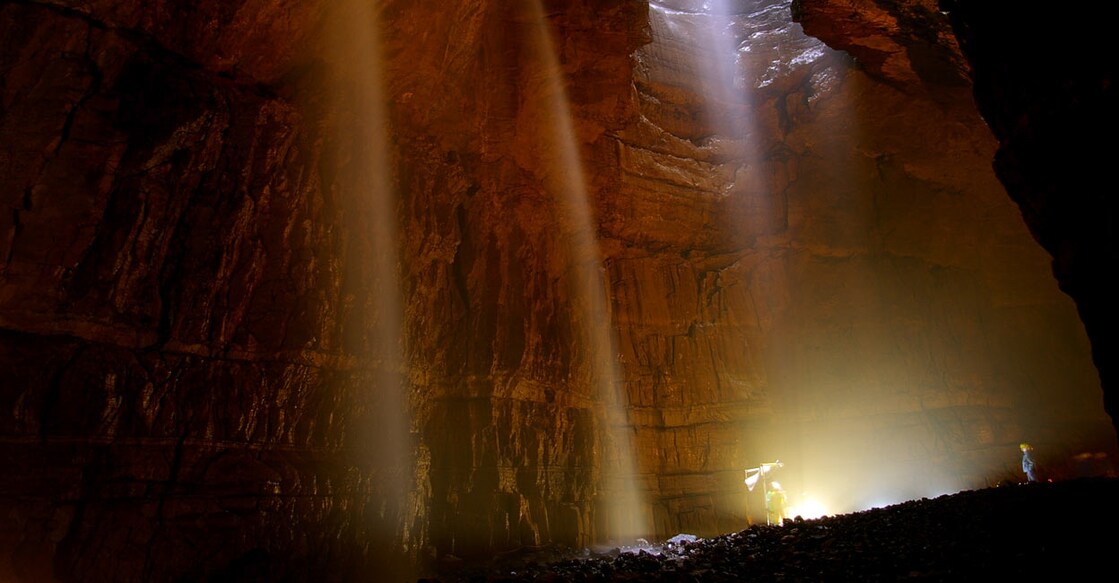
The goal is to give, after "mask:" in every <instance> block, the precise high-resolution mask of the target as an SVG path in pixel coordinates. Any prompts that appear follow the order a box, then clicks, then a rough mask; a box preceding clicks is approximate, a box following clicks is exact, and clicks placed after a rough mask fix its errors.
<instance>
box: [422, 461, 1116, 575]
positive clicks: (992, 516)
mask: <svg viewBox="0 0 1119 583" xmlns="http://www.w3.org/2000/svg"><path fill="white" fill-rule="evenodd" d="M1116 519H1119V480H1116V479H1115V478H1104V477H1093V478H1079V479H1074V480H1068V481H1061V482H1052V483H1034V484H1007V485H1003V486H999V487H992V488H986V489H982V490H969V491H964V492H959V493H956V494H950V495H944V496H940V497H937V498H924V499H920V500H913V501H909V502H904V503H900V504H896V505H892V506H887V507H884V508H875V509H870V510H865V511H862V512H856V513H851V514H844V515H838V516H828V517H823V518H819V519H813V520H803V519H793V520H789V521H786V523H785V524H784V525H783V526H765V525H757V526H752V527H749V528H747V529H745V530H742V531H740V532H736V533H731V534H727V535H724V536H719V537H714V538H706V539H704V538H698V539H695V540H693V541H690V542H689V541H687V540H683V541H675V542H674V541H672V540H671V539H670V540H669V541H665V542H663V543H661V544H655V545H654V544H649V545H641V546H635V547H619V548H613V549H609V550H596V551H591V550H584V551H581V552H578V553H574V552H573V553H568V554H567V556H566V557H564V556H562V555H563V554H564V553H563V552H562V551H559V550H557V549H541V550H537V551H534V552H527V551H526V552H524V553H522V554H520V555H516V556H509V555H506V556H505V557H500V558H497V559H495V560H493V561H491V562H490V563H488V564H486V565H475V566H469V567H461V566H460V567H459V568H458V569H456V570H454V571H453V572H450V570H448V571H447V572H444V573H440V574H439V575H437V576H435V577H432V578H428V579H421V581H427V582H429V583H432V582H435V581H438V582H440V583H483V582H485V583H496V582H505V583H514V582H524V583H529V582H533V583H543V582H559V581H564V582H567V581H570V582H588V583H590V582H622V581H626V582H639V581H640V582H653V581H696V582H698V581H705V582H723V581H728V582H729V581H1005V580H1011V579H1012V578H1017V577H1021V578H1025V579H1033V578H1036V577H1040V576H1059V577H1061V578H1062V579H1063V580H1072V579H1075V578H1077V577H1078V576H1084V575H1088V574H1092V573H1096V572H1098V571H1099V570H1100V569H1103V568H1105V567H1106V566H1107V564H1108V562H1109V557H1110V553H1111V552H1112V549H1111V546H1112V545H1111V541H1112V540H1113V528H1111V527H1110V526H1109V525H1111V524H1113V523H1114V521H1115V520H1116ZM674 538H677V539H680V538H685V537H674Z"/></svg>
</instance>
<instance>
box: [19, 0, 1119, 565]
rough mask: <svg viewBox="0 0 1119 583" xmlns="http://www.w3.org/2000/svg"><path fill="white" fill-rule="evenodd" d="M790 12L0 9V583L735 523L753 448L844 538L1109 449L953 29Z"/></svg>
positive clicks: (876, 10)
mask: <svg viewBox="0 0 1119 583" xmlns="http://www.w3.org/2000/svg"><path fill="white" fill-rule="evenodd" d="M509 4H514V5H513V6H510V5H509ZM814 4H816V3H810V2H807V1H806V2H800V3H798V4H797V6H796V7H795V8H791V7H790V4H789V3H788V2H786V1H772V2H768V1H759V2H734V3H726V4H725V5H720V6H719V7H716V8H715V9H712V8H711V7H710V6H706V5H703V4H702V3H699V2H690V1H687V0H674V1H672V2H662V3H653V4H649V3H646V2H643V1H640V0H579V1H575V2H545V3H538V2H525V3H502V2H490V1H488V0H462V1H456V2H451V3H447V2H434V1H429V0H421V1H410V2H404V1H395V0H390V1H385V2H380V3H365V2H362V1H359V0H345V1H339V2H331V3H325V2H288V1H286V0H241V1H238V2H221V3H218V2H201V3H197V2H195V3H188V2H179V1H173V0H167V1H164V2H158V3H150V2H131V1H129V2H70V1H63V0H56V1H41V2H3V3H0V31H2V34H0V78H2V79H4V82H3V83H2V84H0V137H3V147H0V170H2V172H3V176H4V177H5V181H4V183H3V184H2V185H0V200H2V201H3V202H4V204H5V205H6V206H7V208H8V209H9V212H8V213H6V214H5V215H4V217H5V218H3V219H2V220H0V233H2V236H0V257H2V258H3V261H2V263H0V367H2V368H0V371H2V372H3V373H4V377H3V381H2V382H0V403H2V404H3V407H2V408H0V458H2V459H3V460H4V466H3V467H4V468H5V470H6V471H5V472H4V477H3V478H0V512H2V515H3V516H4V518H5V519H4V523H3V526H2V527H0V579H3V580H5V581H7V580H12V581H34V582H39V581H114V582H122V581H171V580H240V581H246V580H261V581H275V580H291V581H296V580H308V581H310V580H315V581H322V580H328V581H355V580H365V579H367V578H369V573H371V572H375V573H378V575H379V576H383V577H384V578H387V579H390V580H407V579H408V578H410V577H414V576H415V575H416V574H417V573H418V572H422V571H423V570H424V569H425V566H426V565H430V564H431V563H432V562H433V561H437V560H453V557H455V556H457V557H468V556H479V555H486V554H489V553H493V552H497V551H501V550H505V549H510V548H515V547H519V546H523V545H540V544H544V543H561V544H566V545H571V546H585V545H590V544H595V543H600V542H608V541H611V540H618V539H620V538H625V537H634V536H646V537H665V536H671V535H672V534H675V533H677V532H694V533H696V534H701V535H709V534H716V533H721V532H730V531H736V530H739V529H740V528H742V527H743V526H745V525H746V524H749V523H750V522H752V521H756V520H758V519H759V516H761V514H760V509H759V508H758V505H759V500H758V498H757V495H758V493H757V492H749V491H747V490H746V489H745V487H744V485H743V483H742V478H743V470H744V469H745V468H748V467H751V466H756V465H757V464H759V463H762V462H766V461H771V460H773V459H775V458H780V459H782V460H783V461H785V462H786V467H785V469H784V470H782V471H783V472H785V475H783V476H782V479H783V480H785V481H786V483H787V485H790V486H793V487H795V488H797V491H798V492H809V491H811V490H813V489H816V488H818V489H821V490H826V491H829V492H830V495H831V497H832V500H831V502H832V504H833V511H842V510H845V509H848V508H850V509H854V508H857V507H858V506H859V505H860V504H865V503H867V502H869V500H868V499H867V497H869V496H872V495H874V496H896V497H898V498H908V497H913V496H922V495H927V494H931V493H939V492H942V491H950V490H954V489H959V488H963V487H969V486H974V485H982V484H983V483H984V482H985V481H993V480H999V479H1003V478H1005V476H1006V474H1007V473H1011V472H1013V468H1014V465H1015V463H1016V453H1015V452H1016V445H1017V442H1018V441H1020V440H1022V439H1030V440H1032V441H1034V443H1035V446H1039V451H1040V452H1041V453H1042V454H1043V455H1048V456H1049V457H1048V458H1047V459H1044V460H1043V461H1044V462H1048V465H1049V468H1050V471H1051V472H1052V475H1054V476H1058V477H1059V476H1061V475H1062V472H1063V471H1064V469H1063V468H1062V467H1061V466H1060V464H1061V463H1063V461H1064V460H1065V459H1067V457H1068V456H1069V455H1070V454H1072V453H1076V452H1079V451H1083V450H1085V449H1086V448H1088V449H1093V450H1095V449H1098V448H1101V447H1108V448H1110V447H1113V446H1114V444H1115V436H1114V433H1113V431H1112V428H1111V426H1110V424H1109V423H1108V419H1107V417H1106V415H1105V414H1104V412H1103V411H1102V410H1100V407H1099V403H1098V396H1099V392H1100V383H1099V379H1098V378H1097V376H1096V372H1095V369H1094V368H1093V367H1092V362H1091V360H1090V356H1089V345H1088V342H1087V337H1086V336H1085V333H1084V328H1085V326H1083V325H1081V324H1080V321H1079V320H1078V319H1077V314H1076V308H1075V307H1074V305H1073V303H1072V302H1071V301H1070V300H1069V298H1068V297H1066V296H1064V295H1063V294H1061V293H1060V291H1059V290H1058V289H1057V284H1056V283H1055V282H1054V281H1053V278H1052V275H1051V274H1050V272H1049V269H1048V264H1047V262H1048V257H1047V256H1046V255H1045V253H1044V252H1043V251H1042V250H1041V249H1040V248H1038V246H1037V245H1036V243H1035V242H1034V241H1033V239H1032V238H1031V237H1030V233H1029V231H1027V226H1026V225H1025V224H1023V222H1022V220H1021V216H1020V215H1019V210H1018V208H1017V207H1015V206H1014V204H1013V203H1012V202H1011V200H1009V199H1008V198H1007V197H1006V191H1004V190H1003V188H1002V185H1001V184H1000V183H999V180H998V178H1002V179H1003V181H1004V182H1007V180H1008V178H1007V177H1008V176H1020V175H1019V174H1015V173H1014V172H1012V171H1011V169H1012V168H1017V169H1018V171H1022V172H1024V170H1023V168H1024V166H1022V165H1020V164H1019V165H1018V166H1014V165H1013V164H1011V163H1010V162H1008V161H1007V160H1011V161H1013V160H1019V161H1020V160H1022V159H1024V158H1023V157H1022V155H1015V156H1011V155H1009V154H1000V160H1002V162H1001V163H1000V166H999V168H1000V173H999V175H998V178H996V175H995V173H994V172H992V170H991V168H990V160H991V159H992V157H993V156H994V155H995V152H996V147H997V146H998V144H997V143H996V141H995V140H994V139H993V138H992V136H991V129H994V130H995V134H996V135H998V136H999V137H1000V138H1001V137H1002V133H1003V132H1013V131H1015V130H1014V129H1013V127H1014V126H1013V124H1011V123H1010V122H1008V121H999V122H996V123H992V128H988V127H987V126H986V125H985V124H984V123H983V120H982V119H981V118H980V117H979V115H978V113H977V112H976V111H975V109H974V106H973V105H972V101H971V94H970V91H971V86H970V84H969V79H970V78H971V72H970V70H969V69H968V68H967V66H965V65H964V63H965V60H964V58H963V57H962V56H961V53H960V52H959V47H958V46H957V45H956V44H955V41H954V38H955V37H954V36H952V34H951V33H950V32H949V31H950V28H949V23H948V22H946V19H944V18H941V17H939V16H938V15H939V14H940V13H939V12H936V11H935V10H933V8H932V7H931V6H928V5H927V3H921V2H914V3H912V4H905V3H882V2H878V3H874V6H871V5H870V3H866V4H867V5H866V6H862V5H858V6H856V5H854V4H852V5H851V6H850V7H849V8H848V7H846V5H845V7H844V8H843V10H847V11H849V12H858V13H862V14H868V15H871V16H868V21H869V24H867V23H864V25H862V26H861V27H860V28H854V29H849V30H848V31H847V32H850V34H849V35H847V37H848V38H849V39H855V40H854V41H853V42H850V43H849V44H847V45H844V44H842V43H840V42H836V41H833V40H832V39H830V38H829V37H828V35H826V34H825V33H823V32H820V33H817V32H813V31H811V30H810V31H809V32H811V33H812V34H818V35H819V36H820V38H823V39H824V40H826V41H827V42H829V43H833V42H834V43H835V46H839V47H841V48H843V49H844V50H850V51H851V54H852V55H855V59H856V60H855V61H852V59H851V58H850V57H849V56H848V55H846V54H844V53H840V52H836V51H835V50H833V49H829V48H827V47H826V46H825V45H824V44H822V42H821V41H818V40H816V39H815V38H813V37H810V36H806V35H805V34H804V33H803V32H802V31H801V29H800V26H799V25H797V24H795V23H793V22H792V17H793V15H797V18H798V19H800V20H801V21H803V22H804V24H805V27H806V28H810V23H811V22H813V20H812V18H813V16H812V15H813V14H821V15H825V16H827V15H828V14H830V13H827V12H819V13H817V12H813V10H814V8H813V5H814ZM855 4H859V3H855ZM816 6H817V7H819V9H820V10H824V6H825V5H823V4H817V5H816ZM960 14H961V18H963V17H964V15H965V13H964V12H963V11H961V12H960ZM976 19H977V22H980V21H982V19H980V18H979V17H978V16H977V17H976ZM833 20H834V18H832V17H831V16H827V17H826V18H820V17H817V20H815V22H830V21H833ZM954 24H955V25H956V30H961V27H963V26H964V24H963V23H962V21H961V22H955V23H954ZM975 30H976V31H978V30H980V29H975ZM852 31H853V32H852ZM977 34H978V33H977ZM838 36H839V37H841V38H842V36H843V35H838ZM961 38H963V39H965V40H968V39H970V37H968V36H966V35H963V34H961ZM976 38H979V37H976ZM899 39H900V40H899ZM914 39H916V40H914ZM969 43H970V44H969ZM962 46H963V48H964V49H965V53H966V54H967V55H968V57H972V58H973V60H974V61H976V66H975V79H976V88H977V90H981V91H980V94H983V92H993V91H995V89H994V88H995V87H998V86H1003V85H1001V83H1004V82H1010V81H1009V80H997V79H992V78H991V77H986V78H983V77H981V75H980V73H981V71H982V68H981V66H980V63H981V62H982V58H983V57H981V56H975V57H973V55H972V53H973V52H976V54H977V55H979V54H980V53H982V50H981V49H982V46H985V45H983V44H982V43H980V42H979V41H978V40H976V41H974V42H972V41H971V40H968V42H965V43H963V44H962ZM849 47H868V48H867V50H868V51H870V52H868V53H866V54H868V55H872V57H867V56H865V55H863V54H862V53H860V52H859V51H858V50H857V49H856V48H849ZM899 47H901V48H899ZM977 47H978V48H977ZM860 55H862V56H860ZM712 65H714V66H712ZM981 79H985V80H984V82H983V83H980V80H981ZM1106 95H1109V94H1106V93H1105V95H1104V97H1106ZM1101 99H1102V98H1101ZM980 102H981V104H982V103H983V101H982V100H981V101H980ZM991 107H994V106H991ZM1000 111H1001V110H1000ZM984 116H985V117H986V118H987V119H988V121H990V120H992V119H1003V118H996V117H995V116H993V115H992V114H991V113H988V112H987V111H984ZM1110 119H1112V120H1113V119H1114V118H1113V117H1112V118H1110ZM930 145H936V146H937V147H930ZM1006 151H1007V150H1006V145H1005V144H1004V146H1003V149H1002V150H1000V152H1006ZM1022 176H1024V174H1022ZM1012 193H1013V192H1012ZM1016 200H1017V201H1018V202H1019V204H1022V201H1023V200H1026V199H1021V198H1018V199H1016ZM1028 200H1035V199H1033V198H1029V199H1028ZM1099 204H1101V205H1102V204H1104V201H1102V200H1101V201H1100V202H1099ZM1035 206H1036V205H1035ZM1046 208H1047V207H1042V206H1037V208H1035V212H1030V213H1026V217H1027V223H1028V224H1029V226H1030V227H1031V228H1033V230H1034V233H1035V234H1038V235H1039V238H1040V240H1041V241H1042V243H1043V244H1045V245H1046V248H1047V249H1050V250H1051V251H1052V250H1053V249H1055V248H1057V247H1053V246H1052V245H1053V244H1051V241H1054V239H1053V238H1052V237H1050V236H1048V235H1046V233H1049V232H1050V230H1049V229H1048V228H1047V227H1045V226H1044V225H1046V224H1049V223H1047V222H1046V221H1047V220H1049V219H1048V218H1047V217H1048V216H1049V215H1048V214H1047V212H1046ZM1080 210H1082V209H1080V208H1076V209H1064V207H1062V210H1060V211H1059V216H1060V217H1062V218H1060V221H1061V222H1060V223H1059V225H1063V226H1064V227H1066V228H1067V227H1069V226H1071V225H1072V224H1073V222H1072V221H1073V219H1072V218H1071V217H1072V216H1074V215H1075V213H1078V212H1079V211H1080ZM1093 216H1094V217H1096V218H1098V219H1099V220H1104V218H1105V217H1106V216H1108V215H1102V214H1101V215H1093ZM1054 220H1055V219H1054ZM1058 230H1059V229H1058ZM1062 232H1064V231H1062ZM1083 236H1084V237H1085V239H1084V240H1082V241H1081V242H1080V243H1078V244H1077V245H1072V246H1067V245H1066V246H1063V247H1060V248H1061V249H1065V250H1069V251H1068V253H1067V254H1065V255H1061V254H1059V253H1055V254H1056V255H1058V256H1059V261H1058V265H1059V266H1061V265H1065V266H1068V267H1067V268H1062V269H1058V280H1059V281H1060V282H1061V283H1062V285H1063V286H1064V287H1065V289H1066V290H1067V291H1068V292H1069V294H1070V295H1071V296H1072V297H1073V298H1074V299H1077V301H1078V302H1079V303H1078V304H1077V306H1076V307H1079V308H1080V313H1081V316H1082V317H1084V320H1085V323H1086V324H1087V326H1086V327H1087V328H1088V331H1089V332H1092V331H1093V330H1095V329H1096V328H1095V327H1094V324H1093V322H1097V321H1096V320H1091V319H1090V318H1089V317H1088V315H1089V314H1096V313H1104V314H1109V313H1110V312H1107V311H1106V308H1105V307H1101V306H1102V304H1100V303H1092V302H1090V301H1087V300H1085V301H1082V298H1084V297H1087V298H1089V299H1091V298H1096V299H1099V298H1105V297H1106V296H1105V295H1093V294H1095V293H1097V291H1098V290H1099V289H1105V288H1096V287H1092V285H1091V282H1088V283H1085V280H1084V279H1083V278H1084V277H1087V276H1084V275H1082V274H1083V273H1085V272H1084V271H1083V270H1082V268H1080V267H1077V266H1080V265H1082V264H1081V263H1074V261H1080V258H1081V257H1082V255H1080V253H1089V252H1095V251H1098V249H1097V248H1096V247H1093V244H1094V240H1092V239H1091V238H1090V237H1091V236H1093V235H1092V234H1091V232H1085V233H1083ZM1101 248H1104V247H1102V246H1101ZM1106 248H1107V249H1110V248H1111V247H1106ZM1062 258H1063V259H1062ZM1074 267H1075V268H1074ZM1077 290H1082V291H1077ZM1084 294H1088V295H1086V296H1085V295H1084ZM1086 306H1087V307H1086ZM1095 325H1098V322H1097V324H1095ZM1098 333H1099V334H1104V332H1102V331H1101V332H1098ZM1100 338H1102V339H1103V341H1102V343H1101V344H1098V345H1097V344H1096V343H1095V342H1094V343H1093V345H1092V349H1093V350H1095V351H1096V362H1097V363H1099V362H1100V359H1101V356H1100V355H1101V354H1102V353H1101V352H1100V350H1101V348H1099V347H1100V346H1107V344H1106V336H1100ZM1093 340H1095V338H1093ZM1103 370H1104V368H1103V367H1102V366H1101V372H1102V371H1103ZM1054 396H1059V397H1060V400H1059V401H1053V400H1052V397H1054ZM1008 451H1009V453H1007V452H1008ZM886 462H888V463H886ZM868 477H873V479H874V482H875V483H876V484H878V485H880V486H881V487H882V490H881V491H875V490H874V489H873V488H867V487H866V483H867V479H868ZM825 485H827V488H825V487H824V486H825ZM930 489H931V491H930Z"/></svg>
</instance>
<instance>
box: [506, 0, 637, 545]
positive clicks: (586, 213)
mask: <svg viewBox="0 0 1119 583" xmlns="http://www.w3.org/2000/svg"><path fill="white" fill-rule="evenodd" d="M531 10H532V14H531V18H532V21H531V23H530V25H531V26H532V27H533V28H534V29H535V34H534V35H533V38H531V39H528V43H527V44H528V46H529V47H531V49H532V50H533V51H534V53H535V54H534V55H533V56H534V57H535V59H534V62H537V63H540V64H542V66H543V67H544V75H543V79H542V82H543V83H544V84H545V86H544V87H543V88H542V92H543V94H544V98H545V105H544V109H545V111H546V112H547V113H548V117H549V118H550V119H551V120H552V121H553V123H552V124H551V125H550V127H549V128H545V130H544V132H543V133H544V134H545V135H544V136H543V138H544V139H545V140H547V141H548V143H547V146H548V148H546V149H545V151H548V152H551V153H552V154H553V155H554V156H555V158H552V159H550V160H549V163H550V164H552V165H553V166H554V167H552V168H549V177H548V180H547V181H546V184H547V187H548V188H549V189H550V190H552V192H553V194H554V196H555V198H556V202H557V206H558V207H559V208H560V209H561V212H562V215H563V216H562V218H563V220H564V222H565V223H567V224H568V225H570V227H571V229H572V231H573V235H572V242H571V248H572V257H573V263H574V264H575V279H576V281H577V284H576V285H575V288H576V289H575V290H574V296H575V301H576V303H577V305H576V306H575V307H576V310H575V314H574V317H575V325H576V327H579V326H583V327H585V328H586V330H585V334H586V337H585V338H584V342H585V343H586V344H585V349H586V353H587V354H588V355H589V357H590V358H591V360H592V362H591V367H592V374H593V379H594V382H595V383H596V384H597V387H596V389H597V391H598V394H599V395H600V396H601V398H602V400H603V402H604V403H605V404H606V406H607V411H606V418H605V419H604V420H603V427H604V429H605V432H606V435H605V436H603V437H604V441H605V444H606V446H605V448H604V449H605V453H606V455H604V456H603V457H601V458H599V463H600V464H601V468H602V472H603V483H604V484H605V490H606V495H607V496H608V498H607V499H606V500H605V501H604V505H605V506H606V508H604V509H600V511H602V510H605V512H606V516H605V522H606V527H605V528H606V530H605V532H603V533H601V534H602V535H605V536H606V537H608V538H609V540H610V541H613V542H617V543H627V542H631V541H633V540H635V539H636V538H637V537H640V536H647V535H649V534H650V532H651V530H650V523H651V520H650V518H649V516H648V514H649V511H648V509H647V504H646V503H645V501H644V500H643V496H642V495H641V494H640V493H639V491H638V488H637V484H636V479H637V472H636V464H635V461H634V453H633V446H632V443H631V432H632V428H631V426H630V423H629V420H628V416H627V412H626V407H627V402H628V399H627V398H626V396H625V394H624V391H623V388H624V387H623V384H622V375H621V372H620V370H619V367H618V366H617V363H616V361H615V359H614V355H615V354H616V349H615V346H614V338H613V322H612V318H611V316H610V309H609V306H608V301H607V292H606V281H605V279H604V277H603V273H604V271H605V270H604V267H603V263H602V254H601V251H600V249H599V246H598V241H597V240H596V238H595V232H596V229H595V223H594V218H593V217H592V212H591V206H590V201H589V200H588V197H587V192H586V185H585V181H584V180H585V179H584V175H583V167H582V163H581V161H580V155H579V148H578V144H577V143H576V138H575V129H574V124H573V122H572V119H571V110H570V105H569V102H568V98H567V93H566V90H565V88H564V79H563V73H562V71H561V70H560V66H559V59H558V57H557V56H556V48H555V42H554V41H553V39H552V32H551V28H550V25H549V22H548V20H547V19H546V18H545V16H544V10H543V7H542V5H541V1H540V0H533V1H532V2H531Z"/></svg>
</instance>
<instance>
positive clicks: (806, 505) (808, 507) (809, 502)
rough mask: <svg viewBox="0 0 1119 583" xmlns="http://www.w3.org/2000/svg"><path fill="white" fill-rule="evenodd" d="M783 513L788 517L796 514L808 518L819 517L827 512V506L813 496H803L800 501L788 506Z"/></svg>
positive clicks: (794, 516)
mask: <svg viewBox="0 0 1119 583" xmlns="http://www.w3.org/2000/svg"><path fill="white" fill-rule="evenodd" d="M785 514H786V515H787V516H788V517H789V518H796V517H797V516H799V517H801V518H804V519H805V520H809V519H812V518H820V517H821V516H827V515H828V514H829V512H828V510H827V508H826V507H825V506H824V504H823V503H822V502H820V501H819V500H816V499H814V498H804V499H802V500H801V501H800V502H798V503H796V504H793V505H791V506H789V508H788V510H787V511H786V512H785Z"/></svg>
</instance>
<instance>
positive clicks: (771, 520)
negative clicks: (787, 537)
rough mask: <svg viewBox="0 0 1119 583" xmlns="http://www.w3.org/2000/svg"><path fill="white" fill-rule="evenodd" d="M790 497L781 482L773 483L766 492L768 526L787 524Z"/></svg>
mask: <svg viewBox="0 0 1119 583" xmlns="http://www.w3.org/2000/svg"><path fill="white" fill-rule="evenodd" d="M788 504H789V497H788V496H787V495H786V494H785V490H784V488H782V487H781V484H780V482H771V483H770V484H769V489H768V490H766V492H765V520H766V523H767V524H775V525H777V526H781V525H782V524H783V523H784V522H785V509H786V507H787V506H788Z"/></svg>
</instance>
